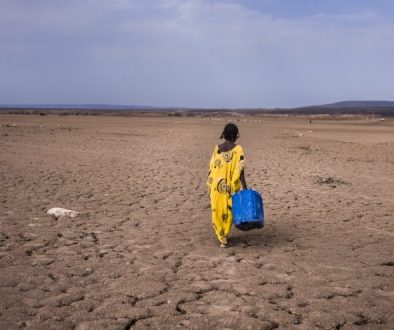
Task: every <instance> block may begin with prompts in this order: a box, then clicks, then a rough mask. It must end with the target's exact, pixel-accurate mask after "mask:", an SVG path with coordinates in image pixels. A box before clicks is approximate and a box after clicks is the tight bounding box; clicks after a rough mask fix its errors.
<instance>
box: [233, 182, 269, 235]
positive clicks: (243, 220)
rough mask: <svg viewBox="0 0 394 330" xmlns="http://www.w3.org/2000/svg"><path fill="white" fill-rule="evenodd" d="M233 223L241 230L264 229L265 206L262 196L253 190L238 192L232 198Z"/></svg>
mask: <svg viewBox="0 0 394 330" xmlns="http://www.w3.org/2000/svg"><path fill="white" fill-rule="evenodd" d="M232 202H233V208H232V213H233V223H234V225H235V227H237V228H238V229H240V230H244V231H247V230H251V229H255V228H263V227H264V204H263V198H262V197H261V195H260V194H259V193H258V192H257V191H256V190H253V189H245V190H241V191H238V192H236V193H235V194H234V195H233V196H232Z"/></svg>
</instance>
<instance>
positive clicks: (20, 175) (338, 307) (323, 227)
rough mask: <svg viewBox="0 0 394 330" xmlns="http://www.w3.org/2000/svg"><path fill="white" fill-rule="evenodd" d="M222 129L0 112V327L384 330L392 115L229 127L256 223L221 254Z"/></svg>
mask: <svg viewBox="0 0 394 330" xmlns="http://www.w3.org/2000/svg"><path fill="white" fill-rule="evenodd" d="M225 123H226V120H224V119H220V120H219V119H216V120H209V119H202V118H167V117H161V118H160V117H157V118H154V117H152V118H119V117H105V116H99V117H92V116H86V117H85V116H72V117H61V116H54V115H53V116H52V115H51V116H42V117H41V116H28V115H26V116H25V115H1V116H0V124H1V127H0V187H1V188H0V328H1V329H17V328H24V327H26V328H32V329H73V328H75V329H77V330H86V329H130V328H132V329H145V328H148V327H151V328H162V329H174V328H195V329H209V328H210V329H216V328H217V329H275V328H289V329H313V328H321V329H355V328H356V329H358V328H360V329H393V328H394V317H393V308H394V307H393V305H394V281H393V274H394V267H393V266H394V253H393V252H394V230H393V228H394V222H393V221H394V219H393V214H394V203H393V201H394V189H393V187H394V120H386V121H384V122H383V121H378V120H375V121H371V120H369V121H366V120H365V119H363V120H361V119H353V120H349V119H347V120H327V119H325V120H323V119H314V120H313V123H312V125H310V124H309V119H305V118H304V119H302V118H293V119H291V118H286V117H285V118H257V119H256V118H247V119H242V120H241V121H238V125H239V128H240V133H241V138H240V140H239V143H240V144H242V146H243V147H244V150H245V153H246V159H247V181H248V184H249V186H250V187H252V188H255V189H256V190H258V191H260V192H262V194H263V196H264V199H265V212H266V226H265V228H264V229H262V230H254V231H250V232H240V231H237V230H236V229H233V231H232V234H231V238H230V247H229V248H227V249H221V248H220V247H219V245H218V243H217V241H216V239H215V237H214V233H213V229H212V227H211V223H210V221H211V220H210V208H209V200H208V196H207V193H206V186H205V179H206V174H207V167H208V162H209V158H210V156H211V152H212V149H213V147H214V145H215V144H216V143H218V142H219V140H218V137H219V135H220V132H221V129H222V127H223V126H224V124H225ZM55 206H57V207H65V208H69V209H72V210H75V211H79V212H81V215H80V216H79V217H77V218H59V219H58V220H55V219H53V218H51V217H50V216H48V215H46V211H47V210H48V209H49V208H51V207H55Z"/></svg>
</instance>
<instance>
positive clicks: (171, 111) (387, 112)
mask: <svg viewBox="0 0 394 330" xmlns="http://www.w3.org/2000/svg"><path fill="white" fill-rule="evenodd" d="M0 114H27V115H41V116H45V115H49V114H53V115H59V116H71V115H75V116H102V115H106V116H125V117H129V116H153V115H156V116H173V117H198V116H200V117H211V116H219V117H221V116H235V117H242V116H300V115H301V116H346V115H350V116H369V117H394V107H391V106H390V107H382V106H379V107H325V106H317V107H313V106H312V107H303V108H290V109H285V108H281V109H189V108H187V109H185V108H145V107H143V108H132V109H123V108H122V109H116V108H114V109H111V108H105V109H95V108H83V109H76V108H29V107H21V108H16V107H0Z"/></svg>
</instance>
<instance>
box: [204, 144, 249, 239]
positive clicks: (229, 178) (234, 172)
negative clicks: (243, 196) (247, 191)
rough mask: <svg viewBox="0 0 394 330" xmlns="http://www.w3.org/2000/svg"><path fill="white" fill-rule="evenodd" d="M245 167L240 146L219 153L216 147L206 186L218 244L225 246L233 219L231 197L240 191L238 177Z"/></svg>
mask: <svg viewBox="0 0 394 330" xmlns="http://www.w3.org/2000/svg"><path fill="white" fill-rule="evenodd" d="M244 167H245V156H244V152H243V149H242V147H241V146H239V145H237V146H235V147H234V148H233V149H232V150H230V151H226V152H221V153H219V147H218V146H216V147H215V150H214V151H213V154H212V158H211V162H210V164H209V174H208V180H207V185H208V189H209V196H210V198H211V208H212V223H213V228H214V230H215V233H216V236H217V237H218V239H219V241H220V243H222V244H227V236H228V235H229V234H230V230H231V226H232V223H233V217H232V213H231V206H232V201H231V196H232V195H233V194H234V193H235V192H237V191H239V190H240V189H241V180H240V176H241V173H242V171H243V169H244Z"/></svg>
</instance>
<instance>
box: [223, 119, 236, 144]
mask: <svg viewBox="0 0 394 330" xmlns="http://www.w3.org/2000/svg"><path fill="white" fill-rule="evenodd" d="M220 138H221V139H223V138H224V139H225V140H227V141H231V142H235V141H236V140H237V139H238V138H239V135H238V127H237V125H235V124H233V123H229V124H227V125H226V126H224V129H223V133H222V135H220Z"/></svg>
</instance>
